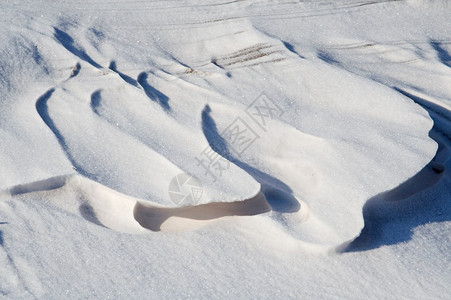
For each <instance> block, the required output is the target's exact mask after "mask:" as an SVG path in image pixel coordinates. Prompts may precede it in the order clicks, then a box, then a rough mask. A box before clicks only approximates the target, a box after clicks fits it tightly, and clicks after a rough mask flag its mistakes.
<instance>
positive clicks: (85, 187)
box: [2, 175, 270, 233]
mask: <svg viewBox="0 0 451 300" xmlns="http://www.w3.org/2000/svg"><path fill="white" fill-rule="evenodd" d="M52 191H53V193H54V194H57V193H60V194H61V195H65V198H67V199H70V201H67V202H65V201H57V202H55V203H54V205H56V206H58V207H61V208H62V209H64V210H66V211H68V212H71V213H74V214H76V215H78V216H81V217H83V218H85V219H86V220H88V221H90V222H93V223H95V224H97V225H102V226H105V227H108V228H110V229H113V230H117V231H120V232H127V233H144V232H146V230H147V229H148V230H151V231H184V230H190V229H194V228H199V227H202V226H204V225H206V224H208V223H209V222H212V221H215V220H219V219H221V218H224V217H230V216H252V215H256V214H262V213H266V212H268V211H269V210H270V207H269V205H268V204H267V202H266V199H265V196H264V195H263V194H262V193H258V194H257V195H256V196H255V197H252V198H249V199H245V200H242V201H235V202H229V203H218V202H216V203H208V204H201V205H197V206H190V207H188V206H186V207H172V208H170V207H164V206H161V205H156V204H151V203H149V202H148V201H144V200H142V199H136V198H133V197H130V196H126V195H124V194H121V193H119V192H116V191H114V190H112V189H110V188H108V187H106V186H103V185H101V184H99V183H97V182H94V181H91V180H89V179H87V178H85V177H83V176H79V175H65V176H57V177H52V178H48V179H45V180H40V181H36V182H30V183H26V184H20V185H17V186H13V187H11V188H9V189H7V190H4V191H2V194H3V196H5V195H9V196H11V197H15V196H18V195H23V194H30V193H39V192H47V193H52Z"/></svg>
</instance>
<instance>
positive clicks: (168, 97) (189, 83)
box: [32, 20, 435, 245]
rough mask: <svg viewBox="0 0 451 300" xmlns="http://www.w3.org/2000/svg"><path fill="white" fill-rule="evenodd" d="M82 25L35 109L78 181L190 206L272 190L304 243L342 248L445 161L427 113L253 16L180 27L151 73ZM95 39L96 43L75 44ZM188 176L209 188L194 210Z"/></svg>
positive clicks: (164, 39) (64, 26)
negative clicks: (372, 212) (401, 187)
mask: <svg viewBox="0 0 451 300" xmlns="http://www.w3.org/2000/svg"><path fill="white" fill-rule="evenodd" d="M78 23H79V22H78V21H74V22H68V21H66V22H64V23H61V24H60V25H58V26H53V27H51V28H50V29H49V30H48V34H49V36H48V39H49V40H50V42H51V43H53V44H52V45H54V46H53V47H55V48H58V49H59V51H61V53H62V54H63V55H64V56H65V57H68V59H69V58H70V59H72V60H73V61H74V62H73V63H72V67H70V72H67V73H66V74H65V75H64V76H63V78H62V79H61V80H59V81H56V84H55V85H53V86H52V87H51V88H50V89H48V90H47V91H46V92H44V93H43V94H42V95H41V96H39V97H38V98H37V100H36V104H35V106H36V111H37V113H38V115H39V116H40V118H41V120H42V121H43V122H44V124H45V125H46V126H47V127H48V129H49V130H50V131H51V132H52V133H53V135H54V139H55V140H56V141H57V142H58V143H59V145H60V149H61V151H62V152H64V154H65V156H66V158H67V159H68V161H69V162H70V164H71V166H72V168H73V169H74V170H75V171H76V172H78V173H79V174H81V175H82V176H84V177H87V178H89V179H91V180H94V181H96V182H98V183H100V184H102V185H105V186H107V187H109V188H112V189H114V190H116V191H118V192H120V193H124V194H127V195H130V196H132V197H136V198H141V199H144V200H147V201H150V203H158V204H161V205H164V206H166V207H177V206H178V205H187V206H192V205H201V204H206V203H211V202H234V201H237V200H245V199H250V198H252V197H254V196H255V195H257V194H258V192H259V190H261V192H262V193H263V194H264V195H265V196H266V198H267V199H268V202H269V204H270V205H271V207H272V210H273V211H274V213H275V218H277V219H278V220H279V221H280V222H282V224H284V225H283V226H285V228H286V229H287V230H288V231H289V232H290V233H291V234H293V235H294V236H296V237H297V238H299V239H301V240H304V241H307V242H311V243H319V244H325V245H334V244H340V243H342V242H344V241H346V240H350V239H352V238H353V237H355V236H356V235H357V234H358V232H359V231H360V229H361V228H362V227H363V218H362V207H363V205H364V204H365V202H366V200H367V199H368V198H370V197H371V196H373V195H374V194H377V193H378V192H380V191H383V190H387V189H389V188H392V187H393V186H394V185H397V184H399V183H401V182H402V181H403V180H404V179H405V178H406V177H409V176H412V175H413V174H414V173H415V172H416V171H417V170H419V169H421V168H422V167H423V166H424V165H425V164H426V163H427V162H428V159H429V157H432V156H433V153H434V152H435V145H434V144H433V143H432V142H430V140H428V138H427V132H428V130H429V128H430V127H431V121H430V120H429V119H428V118H427V116H426V114H425V113H424V112H423V111H421V110H420V109H419V108H418V106H415V105H413V104H412V103H411V102H409V101H406V100H405V98H403V97H401V96H399V94H398V93H396V92H394V91H391V90H390V89H389V88H387V87H384V86H381V85H378V84H375V83H374V82H373V81H371V80H366V79H362V78H359V77H358V76H355V75H352V74H350V73H348V72H345V71H342V70H339V69H337V68H334V67H330V66H328V64H326V63H322V62H317V61H310V60H307V59H305V58H303V56H302V54H300V53H298V52H297V51H296V49H295V47H294V46H293V45H292V44H290V43H289V42H286V41H284V40H281V39H278V38H276V37H274V35H273V34H268V33H266V32H264V31H261V30H258V29H256V28H255V27H254V26H253V25H252V24H251V23H250V22H248V21H246V20H242V21H241V22H240V23H231V22H230V21H228V20H224V21H223V22H219V23H218V24H215V25H214V27H213V28H215V30H211V31H205V30H204V27H203V26H202V27H200V28H197V27H191V26H190V27H187V28H186V29H178V30H177V31H174V32H173V31H169V32H167V33H166V34H165V36H160V37H159V39H160V40H159V43H158V44H155V46H154V48H152V50H151V52H152V53H153V55H152V56H150V57H151V59H152V63H151V65H148V66H147V67H145V66H143V68H141V69H138V70H136V69H135V70H132V71H131V72H130V71H125V70H123V69H122V67H121V66H122V65H126V64H127V61H126V60H124V59H122V61H121V62H120V63H119V60H118V59H116V58H115V56H113V55H111V54H110V55H108V53H111V49H110V48H108V44H107V43H106V40H105V39H106V37H107V36H109V34H111V33H109V31H108V30H107V29H105V28H103V31H104V32H102V31H101V30H97V29H96V30H94V29H92V30H91V29H89V30H88V31H87V32H84V31H83V30H84V29H83V28H82V27H81V26H80V25H78ZM32 26H34V25H32ZM39 26H42V25H39ZM40 30H43V29H40ZM93 33H94V34H93ZM83 34H84V35H86V36H87V37H89V38H88V39H87V40H85V39H83V38H76V37H77V36H80V35H83ZM112 41H114V39H112ZM112 41H111V42H112ZM180 44H183V45H184V46H183V47H179V46H178V45H180ZM121 45H122V47H126V46H124V45H123V44H121ZM161 45H164V47H165V48H164V49H163V48H162V46H161ZM106 49H109V50H108V51H107V50H106ZM125 49H127V48H125ZM169 53H170V54H169ZM197 53H202V55H197ZM324 55H326V54H324ZM176 57H177V58H176ZM143 69H144V71H143ZM127 73H129V74H127ZM268 82H270V84H269V85H268ZM276 87H277V88H276ZM344 87H346V88H344ZM387 111H392V112H393V113H392V114H387ZM331 124H333V125H332V126H331ZM412 124H415V130H412ZM369 137H371V138H369ZM406 148H407V149H408V150H406ZM399 153H402V155H398V154H399ZM365 165H371V168H369V169H368V168H365V170H363V169H362V166H365ZM400 166H403V167H402V168H401V167H400ZM395 167H397V168H399V169H401V170H400V171H398V172H396V173H393V172H391V171H390V170H391V169H392V168H395ZM184 173H186V174H190V176H194V178H197V180H199V181H200V184H199V185H200V186H199V187H198V189H199V193H198V194H199V197H198V198H196V197H195V196H193V197H192V199H191V200H190V201H188V202H183V204H182V202H181V201H180V202H179V201H178V200H175V201H174V199H173V198H171V197H172V196H173V195H175V194H174V193H172V194H171V193H168V189H170V184H171V180H173V179H174V178H176V177H177V176H179V174H184ZM374 178H384V179H383V180H380V181H377V182H375V181H374ZM179 184H180V183H179ZM356 187H358V188H357V189H356ZM180 188H182V185H181V187H180ZM178 193H179V194H178V195H179V196H182V194H183V191H182V190H180V191H179V192H178ZM185 200H186V199H185ZM185 200H183V201H185ZM105 206H106V207H108V205H106V204H105ZM257 210H259V209H257ZM138 215H141V214H138ZM142 223H143V224H149V222H148V221H142ZM108 227H110V228H115V227H114V226H108ZM148 227H152V228H154V227H155V226H154V225H152V226H150V225H149V226H148ZM157 227H158V226H157Z"/></svg>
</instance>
